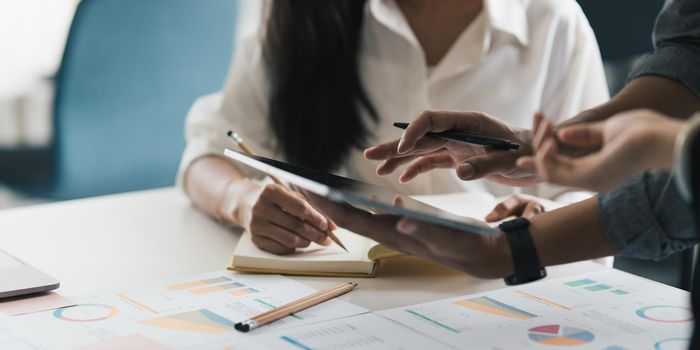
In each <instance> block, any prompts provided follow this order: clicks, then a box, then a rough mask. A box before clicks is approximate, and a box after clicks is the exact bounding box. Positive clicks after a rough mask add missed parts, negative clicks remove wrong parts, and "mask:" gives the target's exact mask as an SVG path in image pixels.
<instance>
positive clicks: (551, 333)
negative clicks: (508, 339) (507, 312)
mask: <svg viewBox="0 0 700 350" xmlns="http://www.w3.org/2000/svg"><path fill="white" fill-rule="evenodd" d="M528 336H529V337H530V339H531V340H533V341H536V342H538V343H540V344H545V345H568V346H572V345H583V344H587V343H590V342H592V341H593V339H595V336H594V335H593V333H591V332H589V331H587V330H583V329H580V328H576V327H566V326H560V325H558V324H550V325H545V326H539V327H533V328H530V329H528Z"/></svg>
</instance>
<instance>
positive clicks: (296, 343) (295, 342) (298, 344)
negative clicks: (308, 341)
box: [280, 335, 313, 350]
mask: <svg viewBox="0 0 700 350" xmlns="http://www.w3.org/2000/svg"><path fill="white" fill-rule="evenodd" d="M280 339H282V340H284V341H285V342H287V343H289V344H290V345H292V346H294V347H297V348H299V349H302V350H313V349H312V348H310V347H308V346H306V345H304V344H303V343H301V342H300V341H298V340H296V339H294V338H292V337H289V336H286V335H283V336H281V337H280Z"/></svg>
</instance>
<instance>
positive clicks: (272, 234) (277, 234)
mask: <svg viewBox="0 0 700 350" xmlns="http://www.w3.org/2000/svg"><path fill="white" fill-rule="evenodd" d="M250 230H251V235H252V236H259V237H266V238H268V239H271V240H273V241H275V242H277V243H279V244H281V245H283V246H285V247H287V248H305V247H308V246H309V244H311V242H310V241H309V240H308V239H305V238H303V237H301V236H299V235H298V234H296V233H295V232H292V231H289V230H287V229H286V228H284V227H280V226H277V225H275V224H273V223H272V222H270V221H262V220H260V221H256V222H254V223H252V224H251V227H250Z"/></svg>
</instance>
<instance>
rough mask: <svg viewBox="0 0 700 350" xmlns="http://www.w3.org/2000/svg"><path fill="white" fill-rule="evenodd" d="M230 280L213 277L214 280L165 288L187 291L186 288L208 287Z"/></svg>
mask: <svg viewBox="0 0 700 350" xmlns="http://www.w3.org/2000/svg"><path fill="white" fill-rule="evenodd" d="M230 280H231V279H230V278H228V277H223V276H222V277H215V278H209V279H204V280H197V281H190V282H184V283H178V284H173V285H169V286H168V287H167V288H168V289H172V290H179V289H188V288H194V287H202V286H208V285H210V284H216V283H223V282H229V281H230Z"/></svg>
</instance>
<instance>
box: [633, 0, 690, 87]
mask: <svg viewBox="0 0 700 350" xmlns="http://www.w3.org/2000/svg"><path fill="white" fill-rule="evenodd" d="M654 47H655V50H654V52H653V53H651V54H649V55H647V56H645V57H644V58H643V59H642V61H641V62H640V63H639V64H638V65H637V66H636V67H635V69H633V70H632V72H631V73H630V76H629V79H630V80H632V79H635V78H637V77H640V76H643V75H656V76H661V77H664V78H668V79H672V80H675V81H677V82H679V83H681V84H683V85H685V86H686V87H687V88H688V89H690V90H691V91H692V92H693V93H694V94H695V95H697V96H700V69H698V67H700V0H666V3H665V5H664V8H663V9H662V11H661V13H660V14H659V17H658V18H657V19H656V26H655V28H654Z"/></svg>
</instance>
